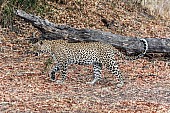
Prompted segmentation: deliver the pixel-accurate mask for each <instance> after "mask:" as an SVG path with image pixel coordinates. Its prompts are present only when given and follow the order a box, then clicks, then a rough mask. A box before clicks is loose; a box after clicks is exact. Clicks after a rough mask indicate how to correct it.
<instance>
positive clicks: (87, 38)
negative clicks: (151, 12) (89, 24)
mask: <svg viewBox="0 0 170 113" xmlns="http://www.w3.org/2000/svg"><path fill="white" fill-rule="evenodd" d="M15 14H16V15H17V16H19V17H21V18H23V19H25V20H26V21H28V22H31V23H32V25H33V26H34V27H36V28H38V29H39V30H40V31H41V33H42V35H41V37H39V38H41V39H49V40H57V39H64V40H68V41H69V42H93V41H99V42H103V43H108V44H111V45H113V46H114V47H116V48H120V49H123V50H125V51H126V52H127V53H129V54H131V53H140V52H142V51H143V49H144V45H143V43H142V42H141V41H140V40H139V39H141V38H139V37H126V36H121V35H116V34H112V33H111V32H104V31H100V30H91V29H77V28H73V27H70V26H67V25H57V24H54V23H52V22H49V21H48V20H46V19H42V18H40V17H38V16H34V15H32V14H27V13H26V12H24V11H22V10H17V11H16V12H15ZM145 39H146V40H147V42H148V45H149V48H148V51H147V53H168V54H169V53H170V38H166V39H165V38H164V39H162V38H145Z"/></svg>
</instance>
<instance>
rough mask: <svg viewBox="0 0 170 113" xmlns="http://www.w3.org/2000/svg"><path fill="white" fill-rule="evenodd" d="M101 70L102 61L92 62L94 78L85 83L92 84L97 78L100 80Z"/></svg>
mask: <svg viewBox="0 0 170 113" xmlns="http://www.w3.org/2000/svg"><path fill="white" fill-rule="evenodd" d="M101 70H102V63H98V62H95V63H93V73H94V79H93V81H91V82H87V84H92V85H94V84H95V83H96V82H97V81H98V80H100V79H101Z"/></svg>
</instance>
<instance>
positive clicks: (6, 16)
mask: <svg viewBox="0 0 170 113" xmlns="http://www.w3.org/2000/svg"><path fill="white" fill-rule="evenodd" d="M45 5H46V4H45V3H44V2H43V3H42V1H41V0H3V1H1V2H0V7H1V8H0V12H1V13H0V16H1V18H0V24H1V25H2V26H3V27H12V26H13V20H14V19H15V18H16V17H15V15H14V13H13V12H14V11H15V10H16V9H22V10H24V11H27V12H31V13H38V14H42V13H43V12H44V11H45V8H46V7H45Z"/></svg>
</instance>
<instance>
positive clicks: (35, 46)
mask: <svg viewBox="0 0 170 113" xmlns="http://www.w3.org/2000/svg"><path fill="white" fill-rule="evenodd" d="M29 42H30V44H31V48H30V51H32V52H33V53H35V54H36V55H40V54H41V53H48V52H50V51H51V46H50V44H49V43H48V42H49V41H48V40H38V39H35V40H30V41H29Z"/></svg>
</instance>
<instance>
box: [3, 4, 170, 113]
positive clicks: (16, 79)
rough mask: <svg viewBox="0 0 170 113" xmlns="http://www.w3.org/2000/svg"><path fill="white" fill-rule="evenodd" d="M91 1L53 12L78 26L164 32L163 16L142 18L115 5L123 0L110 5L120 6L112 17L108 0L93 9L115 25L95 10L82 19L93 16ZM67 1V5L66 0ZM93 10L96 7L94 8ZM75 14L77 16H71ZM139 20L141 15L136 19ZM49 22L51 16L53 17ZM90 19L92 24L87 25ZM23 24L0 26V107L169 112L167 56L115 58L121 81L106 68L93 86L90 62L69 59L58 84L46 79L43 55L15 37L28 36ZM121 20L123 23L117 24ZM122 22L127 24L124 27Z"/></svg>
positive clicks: (45, 112)
mask: <svg viewBox="0 0 170 113" xmlns="http://www.w3.org/2000/svg"><path fill="white" fill-rule="evenodd" d="M94 2H95V1H94ZM94 4H95V3H93V2H91V3H90V4H88V3H86V7H88V8H87V9H88V10H89V12H88V11H87V10H85V9H83V10H81V11H79V10H73V11H70V12H65V10H64V11H63V10H62V11H63V12H62V11H61V12H62V14H60V16H59V17H60V18H61V19H60V20H62V21H64V22H60V21H59V20H56V21H57V22H56V23H68V24H69V25H74V26H75V27H79V28H82V27H89V28H91V29H93V28H98V29H101V28H103V30H106V31H111V32H113V33H116V34H121V35H125V36H140V37H162V38H165V37H169V36H170V28H169V27H168V25H169V24H168V22H162V21H164V20H155V19H154V20H150V19H148V17H147V18H144V17H142V16H141V15H138V13H136V12H130V11H127V10H125V9H126V8H127V9H128V8H129V7H125V8H124V9H123V8H122V9H121V8H120V5H125V4H123V2H122V3H120V4H119V5H118V6H119V8H118V7H116V6H115V10H116V11H117V12H119V11H120V10H121V12H119V13H117V15H118V17H116V16H114V17H113V13H116V11H115V12H111V9H110V6H109V5H108V4H109V3H107V2H105V4H104V5H106V6H108V7H107V9H105V10H103V13H101V12H102V10H100V11H101V12H100V11H99V12H98V13H101V14H102V15H103V16H104V17H107V18H108V19H109V20H111V19H113V18H115V20H116V21H117V22H118V21H119V24H117V29H116V30H115V31H113V29H112V30H111V29H107V28H105V26H104V25H103V24H102V22H101V21H100V17H98V16H97V15H95V16H96V17H95V19H94V20H91V21H90V22H89V23H88V22H86V21H87V20H89V19H90V16H91V17H93V16H94V15H92V14H91V12H92V10H90V8H91V7H92V8H93V5H94ZM98 5H99V6H100V7H101V8H102V7H104V6H102V5H103V4H100V3H98ZM78 6H79V5H78ZM78 6H76V7H78ZM58 7H59V6H58ZM65 7H66V6H60V8H65ZM67 7H69V4H68V5H67ZM70 7H71V4H70ZM82 7H84V6H82ZM74 11H75V12H74ZM76 11H78V14H80V13H81V14H82V15H86V16H87V17H88V18H85V16H84V18H85V19H84V20H85V22H86V24H84V25H79V24H77V23H79V22H81V21H83V20H82V19H83V17H81V16H80V17H81V18H78V17H77V16H78V15H77V14H76ZM93 11H96V9H94V10H93ZM104 11H105V13H104ZM109 11H110V12H109ZM59 12H60V10H59ZM73 12H74V13H73ZM69 13H70V14H69ZM71 13H73V14H74V15H75V16H73V14H72V16H69V15H71ZM122 13H125V14H126V15H127V14H128V16H125V15H124V16H125V17H126V20H125V18H124V17H123V15H121V14H122ZM90 14H91V15H90ZM105 14H107V15H105ZM133 14H134V15H133ZM64 15H65V16H64ZM89 15H90V16H89ZM54 16H55V15H54ZM67 16H68V17H70V18H73V17H74V19H73V21H69V22H66V21H67V20H68V19H65V20H64V19H63V18H65V17H67ZM49 17H50V16H48V15H47V18H48V19H49V20H50V18H49ZM59 17H58V18H59ZM120 18H121V19H120ZM133 18H137V21H138V22H132V21H131V20H132V19H133ZM123 19H124V20H123ZM75 20H76V21H79V22H74V21H75ZM96 20H97V21H99V23H98V24H97V23H95V22H96ZM139 20H141V22H140V21H139ZM53 22H55V21H54V20H53ZM92 23H93V26H92V25H91V24H92ZM94 23H95V24H94ZM148 24H149V25H148ZM23 25H24V27H22V30H21V31H23V32H22V33H15V32H11V31H9V30H8V29H1V30H0V111H1V112H4V113H5V112H7V113H15V112H17V113H21V112H26V113H31V112H33V113H39V112H41V113H50V112H51V113H54V112H78V113H79V112H80V113H81V112H82V113H86V112H87V113H91V112H92V113H95V112H96V113H98V112H103V113H105V112H109V113H120V112H121V113H133V112H134V113H144V112H145V113H169V112H170V62H169V61H168V60H167V59H164V58H162V59H159V58H155V59H152V60H151V59H148V58H146V57H145V58H142V59H139V60H136V61H133V62H132V61H123V63H120V69H121V71H122V74H123V75H124V79H125V80H124V81H125V85H124V86H123V87H122V88H117V87H115V82H114V80H115V78H114V77H113V76H112V75H111V74H109V73H108V72H107V70H106V69H104V70H103V72H102V73H103V79H102V80H101V81H100V82H98V83H97V84H95V85H94V86H91V85H87V84H86V82H87V81H89V80H90V79H91V77H92V67H91V66H78V65H71V66H70V67H69V73H68V78H67V80H66V81H65V83H64V84H62V85H58V84H56V83H55V82H52V81H50V80H49V77H48V70H49V69H48V68H47V69H46V68H45V67H46V63H45V62H47V59H48V58H49V56H45V55H44V56H34V55H32V54H29V53H27V52H26V51H27V50H28V49H29V44H28V43H27V42H26V41H21V40H23V39H25V38H26V37H28V36H30V35H31V32H32V31H35V30H36V29H34V28H33V27H32V26H31V25H29V24H23ZM123 25H124V26H125V28H126V29H124V28H120V27H122V26H123ZM126 25H128V26H132V27H128V28H127V27H126ZM153 27H154V28H153ZM139 29H140V30H139ZM150 29H152V30H150ZM122 30H123V31H122ZM125 31H126V32H125ZM157 31H159V32H157ZM139 32H140V34H139ZM17 40H18V41H17Z"/></svg>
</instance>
